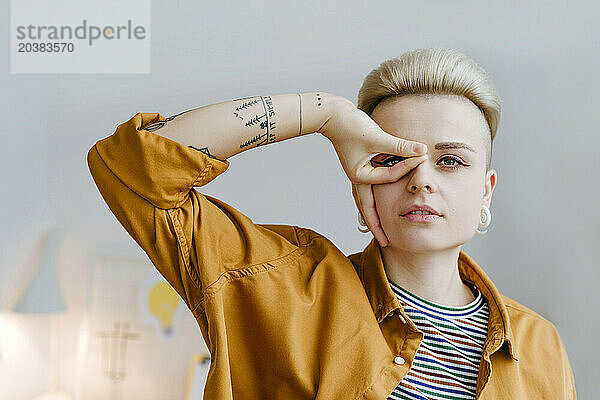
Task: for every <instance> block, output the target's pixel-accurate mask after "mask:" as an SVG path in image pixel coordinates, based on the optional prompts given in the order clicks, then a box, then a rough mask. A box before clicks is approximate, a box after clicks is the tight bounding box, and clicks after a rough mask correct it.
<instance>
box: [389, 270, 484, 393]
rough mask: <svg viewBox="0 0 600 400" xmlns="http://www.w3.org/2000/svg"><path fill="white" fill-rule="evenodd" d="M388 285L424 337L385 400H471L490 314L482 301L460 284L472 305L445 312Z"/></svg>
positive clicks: (394, 284)
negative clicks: (406, 369)
mask: <svg viewBox="0 0 600 400" xmlns="http://www.w3.org/2000/svg"><path fill="white" fill-rule="evenodd" d="M388 281H389V282H390V285H391V288H392V291H393V292H394V293H395V294H396V297H397V298H398V300H400V304H402V306H403V308H404V311H405V313H406V315H407V316H408V317H409V318H410V319H411V320H412V321H413V322H414V324H415V325H416V326H417V328H419V330H420V331H422V332H423V334H424V337H423V341H422V342H421V345H420V346H419V349H418V350H417V353H416V354H415V358H414V361H413V364H412V366H411V368H410V370H409V371H408V373H407V374H406V376H405V377H404V378H403V379H402V381H401V382H400V384H399V385H398V386H397V387H396V389H394V391H393V392H392V393H391V394H390V395H389V397H388V400H390V399H392V400H395V399H426V400H429V399H443V400H448V399H474V398H475V388H476V386H477V374H478V372H479V363H480V361H481V354H482V351H483V344H484V342H485V339H486V336H487V326H488V316H489V310H488V304H487V300H486V299H485V297H484V296H483V295H482V294H481V292H480V291H479V290H478V289H477V287H475V286H474V285H472V284H471V283H469V282H464V281H463V282H464V283H465V284H466V285H467V286H469V288H470V289H471V290H472V291H473V295H474V296H475V300H473V301H472V302H471V303H469V304H467V305H464V306H458V307H448V306H444V305H442V304H438V303H433V302H431V301H428V300H425V299H423V298H421V297H419V296H417V295H415V294H413V293H411V292H409V291H408V290H406V289H404V288H403V287H400V286H399V285H398V284H396V283H394V282H392V281H391V280H389V278H388Z"/></svg>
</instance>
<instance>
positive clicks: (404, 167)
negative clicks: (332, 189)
mask: <svg viewBox="0 0 600 400" xmlns="http://www.w3.org/2000/svg"><path fill="white" fill-rule="evenodd" d="M427 158H428V156H427V154H425V155H423V156H417V157H409V158H407V159H406V160H402V161H400V162H398V163H396V164H394V165H393V166H391V167H383V166H381V167H373V166H372V165H371V163H368V165H366V166H365V168H364V171H365V172H364V175H365V176H361V172H362V171H359V179H360V180H361V182H364V183H370V184H378V183H389V182H396V181H397V180H398V179H400V178H402V177H403V176H404V175H406V174H407V173H408V172H409V171H410V170H411V169H413V168H415V167H416V166H417V165H419V164H420V163H422V162H423V161H425V160H427Z"/></svg>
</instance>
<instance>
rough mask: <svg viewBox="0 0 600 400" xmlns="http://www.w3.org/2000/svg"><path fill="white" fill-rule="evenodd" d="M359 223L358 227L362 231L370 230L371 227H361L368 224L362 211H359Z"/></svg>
mask: <svg viewBox="0 0 600 400" xmlns="http://www.w3.org/2000/svg"><path fill="white" fill-rule="evenodd" d="M358 225H359V226H358V227H357V228H356V229H358V230H359V231H360V232H362V233H367V232H370V230H369V228H361V227H360V226H367V223H366V222H365V220H364V219H363V217H362V215H360V212H359V213H358Z"/></svg>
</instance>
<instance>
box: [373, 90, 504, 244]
mask: <svg viewBox="0 0 600 400" xmlns="http://www.w3.org/2000/svg"><path fill="white" fill-rule="evenodd" d="M371 118H372V119H373V120H374V121H375V122H376V123H377V124H379V126H380V127H381V128H382V129H383V130H384V131H386V132H388V133H390V134H392V135H394V136H398V137H400V138H403V139H409V140H413V141H418V142H421V143H425V144H426V145H427V154H428V158H427V159H426V160H425V161H424V162H422V163H421V164H419V165H418V166H417V167H415V168H413V169H412V170H411V171H409V172H408V173H407V174H406V175H404V176H403V177H402V178H400V179H399V180H397V181H396V182H392V183H385V184H376V185H373V194H374V196H375V205H376V208H377V213H378V215H379V220H380V222H381V226H382V228H383V230H384V232H385V233H386V235H387V238H388V240H389V245H388V246H391V247H394V248H398V249H403V250H406V251H410V252H415V253H419V252H430V251H432V250H443V249H448V248H455V247H457V246H461V245H463V244H464V243H466V242H467V241H469V240H470V239H471V238H472V237H473V236H474V235H475V230H476V229H477V227H478V224H479V216H480V212H481V206H482V205H483V204H485V205H486V206H488V207H489V205H490V201H491V196H492V192H493V190H494V187H495V185H496V171H494V170H490V171H488V172H487V173H486V147H485V143H486V142H485V141H484V135H489V131H488V129H487V123H486V121H485V118H484V117H483V114H482V113H481V111H479V109H478V108H477V107H476V106H475V104H473V103H472V102H471V101H469V100H468V99H466V98H464V97H458V96H447V95H439V96H434V97H431V98H424V97H418V96H404V97H397V98H393V99H386V100H385V101H383V102H381V103H380V104H378V105H377V107H376V108H375V110H373V112H372V114H371ZM449 142H451V143H462V144H464V145H466V146H468V147H467V148H465V147H458V148H455V147H454V145H452V144H445V143H449ZM469 148H470V149H472V151H471V150H469ZM403 159H404V158H402V157H394V156H391V155H384V154H380V155H378V156H376V157H375V158H374V159H373V165H374V166H382V165H387V166H390V165H393V164H395V163H396V162H398V161H402V160H403ZM414 204H417V205H428V206H430V207H432V208H433V209H435V210H436V211H437V212H438V213H439V214H440V217H433V219H434V220H433V221H431V222H422V221H415V220H411V218H421V217H420V216H412V217H405V216H402V214H404V210H405V209H406V208H407V207H410V206H412V205H414Z"/></svg>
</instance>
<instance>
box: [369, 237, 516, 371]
mask: <svg viewBox="0 0 600 400" xmlns="http://www.w3.org/2000/svg"><path fill="white" fill-rule="evenodd" d="M458 271H459V274H460V276H461V278H462V279H463V280H465V281H468V282H471V283H473V284H475V286H476V287H477V288H478V289H479V290H480V291H481V294H482V295H483V296H484V297H485V298H486V300H487V301H488V306H489V322H488V336H487V340H488V341H491V342H492V344H491V351H490V348H489V347H487V346H486V350H484V351H486V352H489V353H490V354H491V353H494V352H496V351H497V350H498V349H499V348H500V347H501V346H502V343H503V342H504V341H507V342H508V348H509V351H510V354H511V356H512V358H513V359H514V360H516V361H518V354H517V344H516V341H515V340H514V334H513V331H512V328H511V325H510V318H509V316H508V311H507V309H506V305H505V304H504V301H503V300H502V297H501V295H500V292H498V289H496V286H494V284H493V283H492V280H491V279H490V278H489V277H488V276H487V274H486V273H485V272H484V271H483V269H481V267H479V266H478V265H477V264H476V263H475V261H474V260H473V259H471V257H469V256H468V255H467V254H466V253H464V252H463V251H461V252H460V254H459V257H458ZM358 274H359V277H360V280H361V281H362V284H363V287H364V288H365V291H366V293H367V296H368V298H369V301H370V303H371V308H373V312H374V313H375V317H376V318H377V322H378V323H380V322H381V321H382V320H383V319H384V318H385V317H386V316H387V315H388V314H389V313H390V312H391V311H393V310H394V309H396V308H401V307H402V306H401V304H400V302H399V301H398V299H397V298H396V296H395V294H394V292H393V291H392V289H391V287H390V284H389V282H388V280H387V275H386V273H385V269H384V266H383V261H382V258H381V252H380V247H379V242H378V241H377V240H375V238H373V239H372V240H371V242H370V243H369V244H368V245H367V247H366V248H365V249H364V250H363V251H362V253H361V255H360V261H359V268H358ZM488 355H489V354H488Z"/></svg>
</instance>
